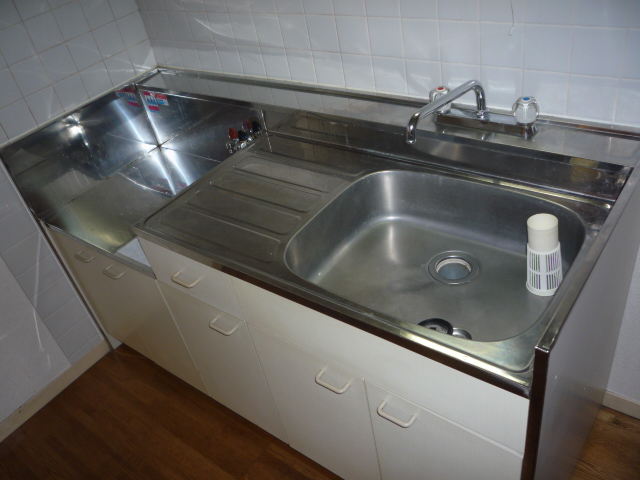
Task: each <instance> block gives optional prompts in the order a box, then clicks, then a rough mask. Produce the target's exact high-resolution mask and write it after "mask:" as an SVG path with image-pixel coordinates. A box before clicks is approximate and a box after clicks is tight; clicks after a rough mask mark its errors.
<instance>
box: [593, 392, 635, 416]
mask: <svg viewBox="0 0 640 480" xmlns="http://www.w3.org/2000/svg"><path fill="white" fill-rule="evenodd" d="M602 404H603V405H604V406H605V407H609V408H612V409H613V410H617V411H618V412H622V413H624V414H625V415H629V416H630V417H633V418H639V419H640V403H638V402H637V401H635V400H631V399H630V398H627V397H623V396H621V395H618V394H615V393H613V392H610V391H608V390H607V391H606V392H604V399H603V400H602Z"/></svg>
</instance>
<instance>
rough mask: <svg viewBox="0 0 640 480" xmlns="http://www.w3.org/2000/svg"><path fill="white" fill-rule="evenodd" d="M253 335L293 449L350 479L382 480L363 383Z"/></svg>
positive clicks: (289, 347)
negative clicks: (380, 479)
mask: <svg viewBox="0 0 640 480" xmlns="http://www.w3.org/2000/svg"><path fill="white" fill-rule="evenodd" d="M249 330H250V332H251V336H252V338H253V341H254V344H255V346H256V350H257V352H258V356H259V357H260V362H261V364H262V367H263V368H264V372H265V375H266V377H267V382H268V383H269V387H270V389H271V393H272V394H273V398H274V400H275V402H276V407H277V409H278V413H279V414H280V418H281V420H282V424H283V425H284V430H285V432H286V434H287V438H288V439H289V444H290V445H291V446H292V447H293V448H295V449H296V450H298V451H299V452H301V453H302V454H304V455H306V456H307V457H309V458H311V459H312V460H314V461H315V462H317V463H319V464H320V465H322V466H324V467H325V468H327V469H329V470H331V471H332V472H334V473H335V474H337V475H339V476H341V477H342V478H345V479H347V480H351V479H353V480H368V479H379V478H380V469H379V467H378V459H377V455H376V450H375V444H374V441H373V432H372V429H371V420H370V418H369V413H368V412H367V396H366V392H365V387H364V380H363V379H362V378H358V377H356V376H355V375H352V374H351V373H349V372H346V371H345V370H342V369H340V368H338V367H336V366H334V365H331V364H329V363H328V362H326V361H324V360H322V359H321V358H318V357H315V356H313V355H311V354H309V353H307V352H304V351H302V350H300V349H298V348H296V347H294V346H293V345H290V344H288V343H285V342H283V341H281V340H278V339H277V338H275V337H273V336H271V335H269V334H267V333H265V332H263V331H261V330H259V329H257V328H254V327H252V326H249Z"/></svg>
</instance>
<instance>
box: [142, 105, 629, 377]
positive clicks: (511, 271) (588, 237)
mask: <svg viewBox="0 0 640 480" xmlns="http://www.w3.org/2000/svg"><path fill="white" fill-rule="evenodd" d="M337 125H340V124H339V123H338V121H337V119H330V118H326V117H321V116H305V115H294V116H293V117H291V118H290V119H289V120H287V121H286V122H284V123H283V124H281V125H279V126H277V127H276V128H275V129H272V130H271V134H272V135H271V136H269V137H267V138H266V139H264V140H263V141H261V142H259V143H258V144H256V145H255V146H253V147H252V148H249V149H247V150H246V151H244V152H240V153H239V154H236V155H234V156H233V157H231V158H230V159H229V160H227V161H226V162H224V163H223V164H221V165H220V166H219V167H218V168H216V169H215V170H213V171H211V172H210V173H209V174H207V175H205V176H204V177H203V178H201V179H200V180H199V181H198V182H196V183H195V184H194V185H193V186H192V187H191V188H190V189H189V190H188V191H186V192H185V193H183V194H182V195H180V196H178V197H177V198H176V199H175V200H174V201H173V202H171V203H170V204H169V205H167V206H166V207H164V208H163V209H161V210H159V211H158V212H157V213H156V214H155V215H153V216H151V217H150V218H149V219H147V220H146V221H145V222H143V223H140V224H138V225H137V226H136V227H135V230H136V231H137V232H138V234H139V235H140V236H142V237H145V238H148V239H152V240H153V241H155V242H160V243H161V244H163V245H165V246H167V247H169V248H171V249H174V250H176V251H178V252H179V253H181V254H183V255H186V256H190V257H192V258H195V259H197V260H199V261H201V262H204V263H207V264H210V265H212V266H216V265H223V266H226V267H229V268H231V271H236V272H240V273H242V274H248V275H250V276H251V277H253V278H257V279H259V280H260V281H261V282H264V284H266V285H270V286H275V287H277V288H279V289H282V290H283V291H286V292H289V293H293V294H295V295H297V296H299V297H301V298H304V299H307V300H311V301H313V302H315V303H317V304H319V305H322V306H323V307H326V308H329V309H330V310H331V311H332V312H334V313H335V314H337V315H344V316H345V318H346V319H347V321H351V322H354V323H355V324H361V325H362V324H366V325H369V326H373V327H374V328H376V329H378V330H380V331H383V332H386V333H391V334H392V335H393V337H394V338H397V339H402V340H403V341H409V342H411V344H413V345H422V346H429V347H432V348H434V347H435V348H437V349H441V348H443V347H445V348H446V349H447V352H448V354H449V355H452V356H459V358H464V359H465V362H467V363H472V364H477V365H482V368H483V369H485V371H486V370H490V371H491V370H493V371H496V369H498V371H499V372H500V377H501V378H502V379H503V381H504V380H506V381H508V382H515V383H516V384H519V385H521V386H525V385H527V384H528V382H529V381H530V375H531V366H532V365H531V362H532V358H533V352H534V347H535V345H536V343H537V342H538V341H539V340H540V338H541V336H542V335H543V334H544V332H545V330H546V329H547V328H548V327H549V323H550V322H551V321H552V320H553V319H554V312H555V311H556V309H557V308H558V303H559V302H560V301H561V299H562V298H563V296H564V295H565V294H566V293H567V291H568V290H569V286H570V284H571V282H572V280H573V279H574V278H575V277H576V275H578V272H579V271H580V269H581V268H584V265H583V264H584V261H585V259H586V258H588V257H589V255H591V254H592V248H593V246H594V240H595V238H597V237H596V235H597V233H598V232H599V230H600V229H601V228H602V226H603V224H604V222H605V220H606V218H607V216H608V214H609V212H610V211H611V207H612V205H613V203H614V200H615V198H617V196H618V195H619V192H620V190H621V189H622V187H623V186H624V184H625V182H626V181H627V177H628V175H629V173H630V171H631V169H629V168H628V167H620V166H616V165H610V164H605V163H601V162H592V161H586V160H584V159H582V160H580V161H579V162H576V161H575V160H574V159H572V158H569V157H565V156H558V155H548V154H542V153H540V154H538V156H537V157H532V156H531V155H530V152H523V151H521V150H518V149H512V148H508V147H507V148H497V147H495V148H492V149H487V148H486V146H483V147H484V148H482V149H481V150H480V149H478V147H479V145H470V144H466V143H465V142H459V141H457V140H456V139H453V138H447V139H444V138H439V139H438V138H433V137H431V138H430V137H427V136H423V137H422V138H421V143H422V145H423V148H426V149H431V150H434V151H435V150H437V151H438V152H439V156H426V158H425V156H424V155H423V156H422V158H423V160H422V161H418V160H417V159H416V157H415V156H414V157H411V156H407V158H403V157H398V156H393V157H392V158H390V157H389V156H383V155H382V154H381V153H380V152H378V153H377V154H373V153H372V152H370V151H369V152H364V151H360V150H359V149H358V148H354V146H356V145H359V144H360V143H362V144H368V145H376V144H381V145H383V144H388V143H392V142H393V141H394V140H397V142H398V144H399V145H403V144H404V141H403V137H404V131H403V129H402V128H396V129H394V128H390V127H389V128H387V130H386V131H384V130H380V129H377V128H376V129H374V128H372V126H371V125H367V124H365V123H359V122H353V123H352V124H351V125H346V124H343V127H337ZM302 127H304V131H305V132H309V131H310V130H313V131H315V132H317V135H315V141H314V142H309V141H301V140H300V131H302V130H303V128H302ZM336 128H342V129H343V131H344V132H350V134H349V135H346V136H342V137H337V136H335V135H333V136H331V135H327V136H326V137H325V136H323V135H322V134H321V133H322V132H323V131H326V130H335V129H336ZM292 132H293V134H292ZM356 133H357V136H356ZM294 136H295V137H297V138H293V137H294ZM286 137H289V138H286ZM327 139H331V141H326V140H327ZM347 144H349V145H350V146H349V147H348V146H347ZM400 152H401V153H402V150H400ZM474 152H477V153H478V154H477V155H475V157H473V158H467V155H469V154H473V153H474ZM505 155H506V156H508V157H509V158H510V159H511V160H512V161H513V162H514V163H515V164H517V165H518V166H519V167H520V168H519V169H518V170H517V171H516V170H514V171H510V172H509V173H510V177H509V178H507V177H505V176H503V177H501V178H498V177H496V176H495V175H489V174H487V173H485V172H486V171H489V170H490V167H491V162H492V161H493V160H495V161H496V162H498V163H499V162H500V161H502V159H503V157H504V156H505ZM449 157H455V158H456V159H458V160H459V163H460V165H464V168H462V167H459V168H455V169H452V168H451V160H450V158H449ZM465 162H466V165H465ZM550 175H553V176H554V178H553V180H551V181H550V182H549V183H550V185H546V186H545V185H544V183H545V179H546V178H547V177H548V176H550ZM585 178H588V179H589V180H590V181H589V182H586V181H585ZM596 190H597V191H598V192H599V193H598V194H595V193H594V191H596ZM540 212H547V213H552V214H554V215H556V216H557V217H558V218H559V219H560V225H561V229H560V230H561V243H562V253H563V260H564V262H565V265H564V269H565V279H566V280H565V284H564V286H561V287H560V290H559V292H558V294H556V296H555V297H552V298H542V297H537V296H535V295H533V294H531V293H529V292H528V291H527V289H526V287H525V280H526V258H525V246H526V220H527V218H528V217H529V216H530V215H533V214H535V213H540ZM450 251H457V252H461V253H459V254H456V255H448V256H447V252H450ZM443 254H444V256H443V258H441V259H440V260H445V261H446V260H447V259H449V261H448V262H446V265H447V266H448V267H447V268H446V269H445V270H444V271H443V272H442V275H439V274H438V269H439V267H440V266H442V265H443V264H442V262H438V261H436V262H435V263H432V261H433V260H434V259H435V258H436V257H437V256H438V255H443ZM452 259H453V260H452ZM576 262H577V263H578V271H576V270H575V269H572V268H570V267H571V265H572V264H573V263H576ZM453 264H455V266H454V268H453V269H452V267H451V265H453ZM465 264H466V265H468V271H469V277H470V278H472V280H471V281H469V282H465V281H464V280H465V279H466V276H464V275H463V276H462V277H460V278H453V279H452V280H453V282H451V281H447V280H451V278H449V279H447V278H446V277H447V276H448V277H451V276H452V275H453V276H454V277H455V276H456V275H459V273H456V271H455V267H457V268H458V272H459V271H460V268H462V271H463V273H464V269H465V268H467V267H465ZM430 268H431V269H432V270H434V271H435V275H434V274H433V273H430ZM449 269H452V270H453V273H451V272H449V273H447V272H446V270H449ZM474 269H475V271H472V270H474ZM452 283H456V284H452ZM433 318H439V319H443V320H445V321H447V322H449V323H450V324H451V325H452V327H454V328H458V329H460V330H462V331H464V332H466V333H467V334H469V335H470V336H471V337H472V339H473V341H469V339H468V336H453V335H446V334H442V333H439V332H438V331H437V330H435V331H434V330H432V329H429V328H428V327H425V326H423V324H422V325H421V322H423V321H424V320H429V319H433Z"/></svg>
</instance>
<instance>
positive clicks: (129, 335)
mask: <svg viewBox="0 0 640 480" xmlns="http://www.w3.org/2000/svg"><path fill="white" fill-rule="evenodd" d="M48 233H49V235H50V237H51V238H52V239H53V241H54V244H55V245H56V247H57V249H58V251H59V253H60V255H61V256H62V258H63V259H64V261H65V263H66V265H67V267H68V268H69V270H70V271H71V273H72V275H73V277H74V279H75V280H76V282H77V284H78V286H79V287H80V289H81V290H82V293H83V295H84V297H85V299H86V300H87V303H88V304H89V305H90V307H91V309H92V310H93V312H94V314H95V316H96V317H97V319H98V321H99V322H100V324H101V325H102V327H103V328H104V330H105V331H106V332H107V333H108V334H109V335H111V336H113V337H114V338H116V339H118V340H119V341H121V342H122V343H124V344H125V345H128V346H130V347H131V348H133V349H134V350H136V351H138V352H140V353H141V354H142V355H144V356H146V357H148V358H149V359H151V360H153V361H154V362H155V363H157V364H158V365H160V366H161V367H162V368H164V369H165V370H167V371H169V372H171V373H173V374H174V375H176V376H177V377H179V378H181V379H182V380H184V381H185V382H187V383H189V384H190V385H193V386H194V387H196V388H197V389H199V390H201V391H203V392H206V389H205V387H204V383H203V382H202V379H201V378H200V375H199V374H198V370H197V369H196V366H195V363H194V362H193V359H192V358H191V355H190V354H189V351H188V350H187V347H186V345H185V344H184V341H183V339H182V336H181V335H180V332H179V331H178V327H177V326H176V324H175V322H174V321H173V318H172V317H171V313H170V312H169V309H168V308H167V306H166V305H165V303H164V300H163V298H162V295H161V294H160V290H159V288H158V285H157V283H156V281H155V280H154V279H153V278H151V277H148V276H146V275H144V274H143V273H140V272H138V271H137V270H134V269H132V268H129V267H127V266H125V265H123V264H121V263H119V262H117V261H115V260H112V259H110V258H109V257H107V256H105V255H103V254H101V253H99V252H97V251H95V250H93V249H91V248H88V247H85V246H84V245H82V244H81V243H79V242H77V241H75V240H72V239H70V238H68V237H66V236H64V235H62V234H59V233H57V232H53V231H52V230H48Z"/></svg>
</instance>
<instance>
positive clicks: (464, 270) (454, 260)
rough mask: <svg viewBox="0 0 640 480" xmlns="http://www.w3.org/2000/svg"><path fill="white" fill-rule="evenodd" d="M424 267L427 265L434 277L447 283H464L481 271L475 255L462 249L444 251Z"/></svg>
mask: <svg viewBox="0 0 640 480" xmlns="http://www.w3.org/2000/svg"><path fill="white" fill-rule="evenodd" d="M424 267H427V270H428V271H429V274H430V275H431V276H432V277H433V278H434V279H436V280H437V281H439V282H441V283H445V284H447V285H464V284H465V283H469V282H470V281H472V280H473V279H474V278H476V277H477V276H478V273H480V264H479V263H478V260H476V258H475V257H474V256H473V255H471V254H469V253H467V252H460V251H449V252H442V253H440V254H438V255H436V256H435V257H433V258H432V259H431V261H430V262H429V263H428V265H424V266H423V268H424Z"/></svg>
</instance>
